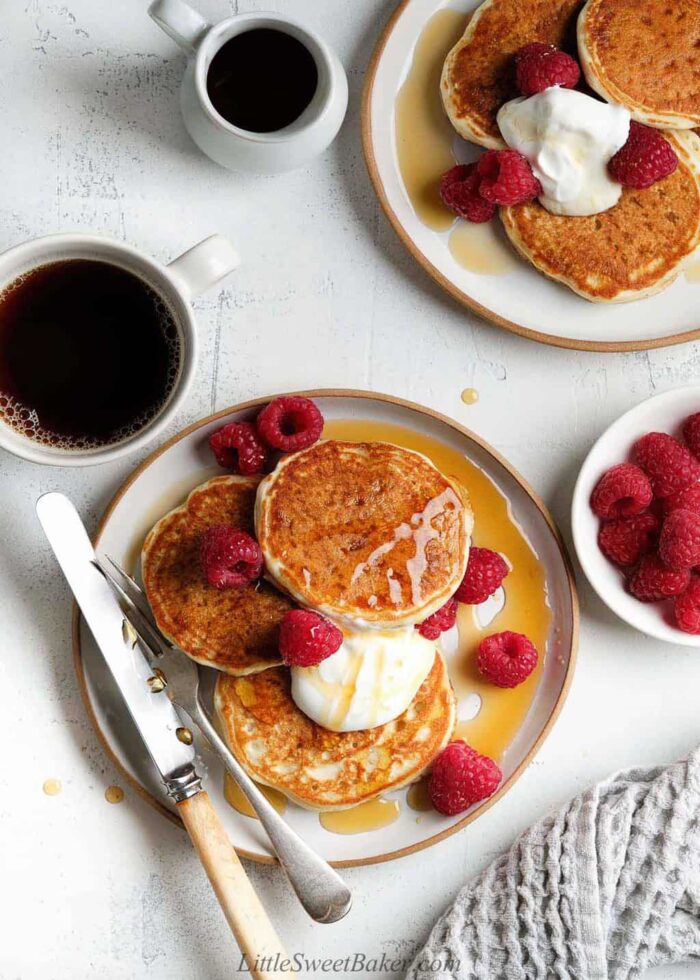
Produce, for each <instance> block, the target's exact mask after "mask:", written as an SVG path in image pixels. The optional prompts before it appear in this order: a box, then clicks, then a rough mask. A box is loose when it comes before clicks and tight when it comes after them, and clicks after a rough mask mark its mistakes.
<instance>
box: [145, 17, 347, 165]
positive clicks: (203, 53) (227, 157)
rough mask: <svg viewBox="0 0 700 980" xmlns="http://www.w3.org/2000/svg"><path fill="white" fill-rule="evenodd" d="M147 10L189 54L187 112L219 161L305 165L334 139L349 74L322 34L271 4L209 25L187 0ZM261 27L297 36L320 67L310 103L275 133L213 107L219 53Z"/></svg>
mask: <svg viewBox="0 0 700 980" xmlns="http://www.w3.org/2000/svg"><path fill="white" fill-rule="evenodd" d="M148 12H149V14H150V15H151V17H152V18H153V20H154V21H155V22H156V24H158V26H159V27H162V29H163V30H164V31H165V33H166V34H168V35H169V36H170V37H171V38H172V39H173V40H174V41H176V42H177V43H178V44H179V45H180V47H181V48H182V49H183V51H184V52H185V53H186V54H187V68H186V70H185V75H184V78H183V80H182V90H181V106H182V115H183V118H184V121H185V126H186V128H187V131H188V132H189V134H190V136H191V137H192V139H193V140H194V141H195V143H196V144H197V145H198V146H199V148H200V149H201V150H202V151H203V152H204V153H206V154H207V156H209V157H211V159H212V160H214V161H216V163H219V164H221V166H223V167H228V168H229V169H230V170H243V171H247V172H249V173H261V174H276V173H282V172H283V171H285V170H294V169H295V168H296V167H300V166H303V165H304V164H305V163H307V162H308V161H309V160H311V159H312V158H313V157H315V156H317V155H318V154H319V153H321V152H323V150H325V149H326V147H327V146H328V145H329V144H330V143H331V142H332V141H333V140H334V139H335V137H336V135H337V133H338V130H339V129H340V126H341V123H342V122H343V118H344V117H345V111H346V109H347V105H348V82H347V78H346V76H345V71H344V70H343V66H342V65H341V63H340V61H339V59H338V56H337V55H336V54H335V52H334V51H333V50H332V49H331V48H330V47H329V46H328V45H327V44H326V43H325V41H324V40H323V39H322V38H321V37H319V36H318V34H316V33H315V32H313V31H310V30H309V29H308V28H306V27H303V26H302V25H301V24H299V23H298V22H297V21H295V20H293V19H291V18H289V17H283V16H282V15H281V14H277V13H273V12H269V13H266V12H262V13H261V12H255V13H247V14H235V15H234V16H233V17H228V18H227V19H226V20H222V21H220V22H219V23H218V24H215V25H213V26H212V25H211V24H209V23H207V21H206V20H204V18H203V17H201V16H200V15H199V14H198V13H197V11H195V10H193V9H192V7H190V6H189V5H188V4H186V3H184V0H155V2H154V3H152V4H151V6H150V7H149V10H148ZM256 28H268V29H272V30H276V31H281V32H283V33H285V34H289V35H291V36H292V37H294V38H296V39H297V40H298V41H300V42H301V43H302V44H303V45H304V46H305V47H306V49H307V50H308V51H309V53H310V54H311V56H312V57H313V59H314V61H315V62H316V68H317V71H318V84H317V86H316V92H315V94H314V96H313V98H312V99H311V102H310V103H309V105H308V106H307V107H306V109H305V110H304V111H303V112H302V114H301V115H300V116H299V117H298V119H295V120H294V122H292V123H290V124H289V125H288V126H285V127H284V129H279V130H277V131H276V132H272V133H255V132H251V131H250V130H246V129H240V128H239V127H238V126H233V125H232V124H231V123H230V122H228V121H227V120H226V119H224V118H223V116H221V115H220V114H219V113H218V112H217V111H216V109H215V108H214V106H213V105H212V103H211V100H210V98H209V95H208V94H207V74H208V72H209V66H210V65H211V63H212V59H213V58H214V55H215V54H216V53H217V52H218V51H219V49H220V48H221V47H222V46H223V45H224V44H225V43H226V42H227V41H229V40H230V39H231V38H232V37H235V36H236V35H237V34H241V33H243V32H244V31H252V30H254V29H256Z"/></svg>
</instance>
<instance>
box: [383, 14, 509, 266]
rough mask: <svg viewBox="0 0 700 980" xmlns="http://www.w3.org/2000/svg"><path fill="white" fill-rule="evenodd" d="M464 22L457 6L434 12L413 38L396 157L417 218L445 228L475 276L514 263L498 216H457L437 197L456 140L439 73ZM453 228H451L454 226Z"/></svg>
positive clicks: (399, 103)
mask: <svg viewBox="0 0 700 980" xmlns="http://www.w3.org/2000/svg"><path fill="white" fill-rule="evenodd" d="M466 26H467V16H466V15H465V14H463V13H460V11H458V10H438V11H437V13H435V14H433V16H432V17H431V18H430V19H429V20H428V21H427V22H426V24H425V27H424V28H423V30H422V31H421V34H420V37H419V38H418V41H417V42H416V47H415V50H414V53H413V60H412V62H411V66H410V68H409V70H408V74H407V76H406V80H405V81H404V83H403V85H402V86H401V88H400V89H399V92H398V95H397V96H396V103H395V125H394V137H395V142H396V157H397V160H398V164H399V171H400V172H401V178H402V180H403V185H404V189H405V191H406V195H407V196H408V199H409V201H410V202H411V206H412V208H413V210H414V211H415V213H416V215H417V216H418V218H419V219H420V221H421V222H422V223H423V224H424V225H425V226H426V227H427V228H430V229H431V230H432V231H436V232H447V231H449V230H450V229H452V231H451V232H450V234H449V236H448V238H447V242H446V244H447V247H448V248H449V250H450V254H451V255H452V257H453V259H454V260H455V262H457V264H458V265H460V266H461V267H462V268H464V269H467V270H469V271H470V272H474V273H477V274H479V275H487V276H496V275H505V274H507V273H508V272H511V271H512V270H513V269H515V268H517V266H518V259H517V256H516V255H515V254H514V252H513V251H512V249H511V247H510V245H509V243H508V241H507V239H506V237H505V232H503V229H502V228H501V227H500V221H499V219H498V218H493V219H492V220H491V221H486V222H484V223H483V224H472V223H470V222H468V221H462V220H456V219H455V216H454V214H453V213H452V211H450V209H449V208H447V207H446V206H445V205H444V204H443V203H442V200H441V199H440V177H441V176H442V174H443V173H444V172H445V171H446V170H449V169H450V167H453V166H454V165H455V163H457V162H458V158H457V155H456V154H455V151H454V147H455V145H459V143H460V142H461V143H462V145H463V146H464V147H465V149H466V148H467V147H468V146H469V144H467V143H466V142H465V141H460V140H459V137H458V136H457V134H456V133H455V131H454V129H453V128H452V124H451V123H450V121H449V119H448V118H447V116H446V114H445V110H444V108H443V105H442V99H441V97H440V75H441V74H442V66H443V62H444V60H445V57H446V55H447V53H448V51H449V50H450V48H452V47H454V45H455V44H456V43H457V41H458V40H459V39H460V37H461V36H462V34H463V33H464V30H465V28H466ZM453 226H454V227H453Z"/></svg>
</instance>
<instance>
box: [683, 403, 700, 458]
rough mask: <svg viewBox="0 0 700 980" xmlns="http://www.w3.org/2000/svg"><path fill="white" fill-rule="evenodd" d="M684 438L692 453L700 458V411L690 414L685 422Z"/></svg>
mask: <svg viewBox="0 0 700 980" xmlns="http://www.w3.org/2000/svg"><path fill="white" fill-rule="evenodd" d="M683 438H684V439H685V444H686V446H687V447H688V449H689V450H690V451H691V453H693V455H694V456H698V457H699V458H700V412H696V413H695V415H689V416H688V418H687V419H686V420H685V422H684V423H683Z"/></svg>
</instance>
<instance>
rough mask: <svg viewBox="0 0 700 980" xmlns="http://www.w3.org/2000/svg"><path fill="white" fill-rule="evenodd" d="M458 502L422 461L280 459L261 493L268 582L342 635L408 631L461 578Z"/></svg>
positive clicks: (455, 491)
mask: <svg viewBox="0 0 700 980" xmlns="http://www.w3.org/2000/svg"><path fill="white" fill-rule="evenodd" d="M472 524H473V518H472V511H471V507H470V505H469V501H468V499H467V497H466V492H465V491H463V490H462V489H461V488H457V487H456V486H455V485H454V484H453V483H452V482H451V481H450V480H448V479H447V477H445V476H443V475H442V473H440V472H439V471H438V470H437V469H436V468H435V466H433V464H432V463H431V462H430V460H428V459H427V458H426V457H425V456H422V455H421V454H420V453H416V452H412V451H411V450H408V449H402V448H400V447H399V446H393V445H390V444H389V443H382V442H372V443H350V442H337V441H334V440H329V441H326V442H320V443H317V444H316V445H315V446H312V447H311V448H310V449H307V450H304V451H303V452H300V453H296V454H293V455H291V456H287V457H286V458H285V459H283V460H282V462H281V463H280V464H279V465H278V467H277V469H276V470H275V471H274V473H271V474H270V475H269V476H268V477H266V478H265V479H264V480H263V482H262V483H261V484H260V487H259V489H258V495H257V502H256V508H255V527H256V531H257V538H258V542H259V544H260V547H261V548H262V551H263V554H264V556H265V564H266V568H267V573H268V574H269V575H270V576H271V577H272V578H273V579H274V581H275V582H277V584H278V585H279V586H280V587H281V588H282V589H284V590H285V591H286V592H288V593H289V594H290V595H292V596H293V597H294V598H295V599H297V600H298V601H299V602H300V603H301V604H302V605H306V606H311V607H312V608H314V609H317V610H319V611H320V612H324V613H326V614H327V615H329V616H332V617H334V618H336V619H338V620H340V621H341V622H344V623H346V624H347V625H349V626H351V627H352V626H353V625H354V626H358V625H366V626H370V627H374V628H378V629H381V628H391V627H392V626H401V625H405V626H409V625H411V624H413V623H416V622H420V621H421V620H423V619H425V618H426V617H427V616H429V615H430V614H431V613H432V612H434V611H435V610H436V609H439V608H440V606H442V605H443V604H444V603H445V602H446V601H447V599H449V598H450V596H452V595H453V593H454V592H455V590H456V588H457V586H458V585H459V583H460V581H461V580H462V577H463V576H464V572H465V569H466V564H467V558H468V554H469V541H470V536H471V530H472Z"/></svg>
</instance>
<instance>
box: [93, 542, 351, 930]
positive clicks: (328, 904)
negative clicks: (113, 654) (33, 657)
mask: <svg viewBox="0 0 700 980" xmlns="http://www.w3.org/2000/svg"><path fill="white" fill-rule="evenodd" d="M107 561H108V562H109V563H110V565H111V566H112V569H113V571H110V569H109V568H107V567H106V565H105V564H104V563H103V562H102V561H100V560H99V559H98V560H97V561H96V562H95V567H96V568H98V569H99V571H100V572H101V573H102V574H103V575H104V577H105V579H106V580H107V582H109V584H110V585H111V587H112V589H113V590H114V592H115V593H116V594H117V596H118V597H119V599H120V600H121V602H122V611H123V613H124V616H125V618H126V620H127V622H128V623H130V624H131V626H132V628H133V629H134V631H135V632H136V635H137V636H138V638H139V641H140V643H141V647H142V649H143V652H144V654H145V656H146V658H147V660H148V662H149V664H150V666H151V668H152V669H153V671H154V677H153V678H151V681H152V683H153V690H161V689H162V685H166V686H167V691H168V695H169V696H170V698H171V700H172V701H173V702H174V704H176V705H178V707H180V708H182V709H183V711H185V712H187V714H188V715H189V717H190V718H191V719H192V721H193V722H194V724H195V725H196V726H197V727H198V728H199V730H200V731H201V733H202V734H203V735H204V737H205V738H206V739H207V741H208V742H209V743H210V745H211V747H212V748H213V749H214V751H215V752H216V753H217V755H218V756H219V758H220V759H221V761H222V762H223V764H224V765H225V766H226V768H227V769H228V771H229V772H230V773H231V775H232V776H233V778H234V779H235V781H236V782H237V783H238V785H239V786H240V788H241V790H242V791H243V793H244V794H245V796H246V798H247V799H248V801H249V803H250V805H251V806H252V807H253V809H254V810H255V812H256V814H257V815H258V817H259V818H260V822H261V824H262V825H263V827H264V828H265V830H266V832H267V835H268V837H269V838H270V841H271V843H272V846H273V848H274V850H275V853H276V854H277V857H278V858H279V862H280V864H281V865H282V867H283V868H284V870H285V872H286V874H287V877H288V878H289V882H290V884H291V886H292V888H293V889H294V891H295V892H296V894H297V897H298V898H299V901H300V902H301V904H302V905H303V906H304V908H305V909H306V911H307V912H308V913H309V915H310V916H311V918H312V919H315V920H316V921H317V922H337V921H338V919H342V918H343V916H344V915H346V914H347V913H348V912H349V911H350V906H351V904H352V895H351V893H350V889H349V888H348V887H347V885H346V884H345V882H344V881H343V879H342V878H341V877H340V875H339V874H337V873H336V872H335V871H334V870H333V868H331V867H330V865H329V864H327V863H326V862H325V861H324V860H323V859H322V858H320V857H319V856H318V854H316V853H315V852H314V851H312V850H311V848H310V847H309V846H308V844H306V842H305V841H303V840H302V839H301V837H299V836H298V835H297V834H296V833H295V832H294V831H293V830H292V829H291V827H290V826H289V824H288V823H287V822H286V821H285V820H283V819H282V817H281V816H280V815H279V814H278V813H277V811H276V810H275V808H274V807H273V806H272V805H271V803H270V802H269V800H268V799H267V798H266V797H265V796H264V795H263V794H262V793H261V792H260V790H259V789H258V787H257V786H256V785H255V783H254V782H253V780H252V779H251V778H250V776H249V775H248V773H247V772H246V771H245V769H243V767H242V766H241V764H240V763H239V762H238V760H237V759H236V757H235V756H234V755H233V753H232V752H231V750H230V749H229V747H228V746H227V745H226V743H225V742H224V740H223V739H222V738H221V736H220V735H219V733H218V732H217V730H216V728H215V727H214V725H213V723H212V720H211V717H210V716H209V713H208V711H207V709H206V708H205V707H204V705H203V703H202V700H201V697H200V681H202V680H203V679H204V678H205V674H206V673H209V672H210V671H211V668H207V667H202V666H200V665H198V664H197V665H196V664H195V663H194V662H193V661H192V660H190V659H189V657H187V656H186V655H185V654H184V653H182V652H181V651H179V650H178V649H177V648H176V647H174V646H173V645H172V643H170V642H169V640H167V639H166V637H164V636H163V634H162V633H161V632H160V630H159V629H158V626H157V625H156V621H155V618H154V616H153V612H152V610H151V607H150V604H149V602H148V599H147V597H146V594H145V592H144V591H143V590H142V589H141V587H140V586H139V585H138V583H137V582H135V581H134V579H133V578H132V577H131V576H130V575H128V574H127V572H125V571H124V569H123V568H122V567H121V566H120V565H119V564H118V563H117V562H116V561H114V559H113V558H110V557H109V556H107Z"/></svg>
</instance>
